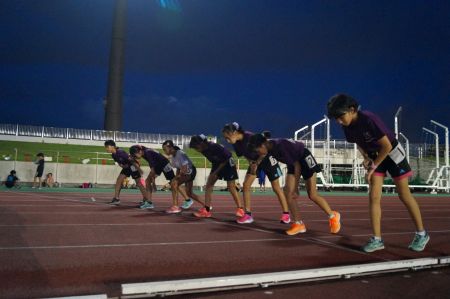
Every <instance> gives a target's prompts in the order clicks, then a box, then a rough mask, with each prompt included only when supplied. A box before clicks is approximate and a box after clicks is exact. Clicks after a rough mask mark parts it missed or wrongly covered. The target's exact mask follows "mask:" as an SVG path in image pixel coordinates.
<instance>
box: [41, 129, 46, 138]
mask: <svg viewBox="0 0 450 299" xmlns="http://www.w3.org/2000/svg"><path fill="white" fill-rule="evenodd" d="M44 130H45V127H44V126H42V133H41V137H42V140H44Z"/></svg>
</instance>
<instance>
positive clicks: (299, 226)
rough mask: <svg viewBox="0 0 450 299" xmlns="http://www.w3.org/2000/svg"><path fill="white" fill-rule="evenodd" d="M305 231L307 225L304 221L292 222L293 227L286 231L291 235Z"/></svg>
mask: <svg viewBox="0 0 450 299" xmlns="http://www.w3.org/2000/svg"><path fill="white" fill-rule="evenodd" d="M305 232H306V226H305V224H304V223H303V222H302V223H297V222H294V223H292V225H291V228H290V229H288V230H287V231H286V234H288V235H289V236H293V235H296V234H303V233H305Z"/></svg>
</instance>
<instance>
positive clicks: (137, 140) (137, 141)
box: [136, 132, 139, 143]
mask: <svg viewBox="0 0 450 299" xmlns="http://www.w3.org/2000/svg"><path fill="white" fill-rule="evenodd" d="M136 143H139V132H136Z"/></svg>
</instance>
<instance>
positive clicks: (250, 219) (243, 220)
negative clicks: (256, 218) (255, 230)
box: [236, 214, 253, 224]
mask: <svg viewBox="0 0 450 299" xmlns="http://www.w3.org/2000/svg"><path fill="white" fill-rule="evenodd" d="M236 222H237V223H239V224H245V223H252V222H253V217H252V216H251V215H249V214H244V216H242V217H241V218H239V219H238V220H236Z"/></svg>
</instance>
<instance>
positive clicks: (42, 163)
mask: <svg viewBox="0 0 450 299" xmlns="http://www.w3.org/2000/svg"><path fill="white" fill-rule="evenodd" d="M44 163H45V162H44V159H39V160H38V161H37V164H38V166H37V169H38V171H40V170H44Z"/></svg>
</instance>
